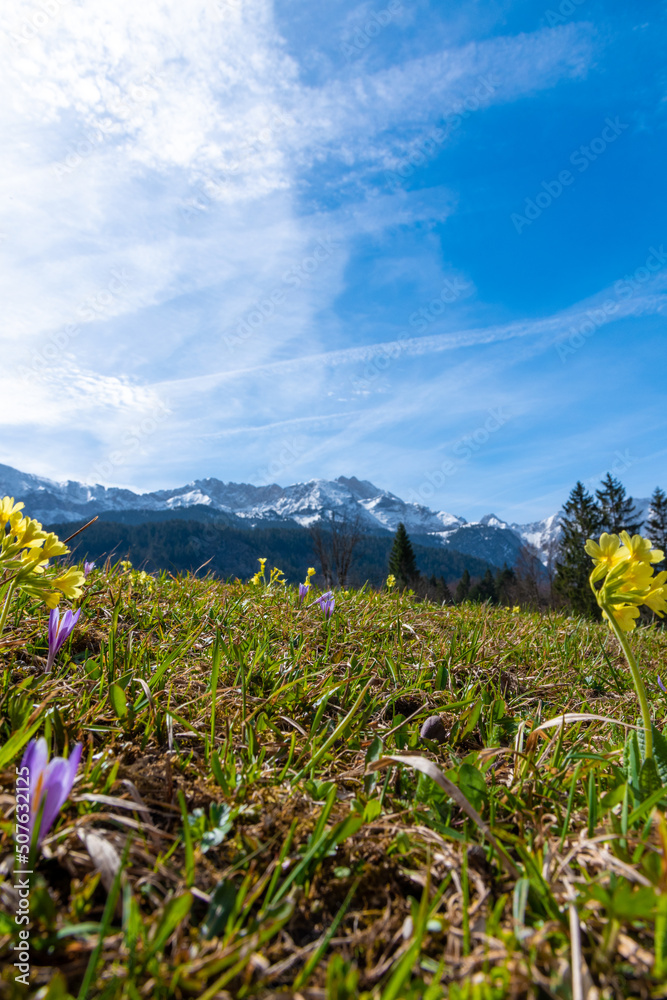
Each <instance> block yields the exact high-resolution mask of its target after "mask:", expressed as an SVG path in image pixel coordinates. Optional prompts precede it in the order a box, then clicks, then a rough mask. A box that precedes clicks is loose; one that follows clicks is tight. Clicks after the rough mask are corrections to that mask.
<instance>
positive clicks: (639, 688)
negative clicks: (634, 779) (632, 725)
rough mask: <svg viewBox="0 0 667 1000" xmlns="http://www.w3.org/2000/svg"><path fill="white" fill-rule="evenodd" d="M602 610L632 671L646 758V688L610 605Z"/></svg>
mask: <svg viewBox="0 0 667 1000" xmlns="http://www.w3.org/2000/svg"><path fill="white" fill-rule="evenodd" d="M601 607H602V609H603V611H604V612H605V613H606V615H607V617H608V618H609V624H610V625H611V627H612V630H613V632H614V635H615V636H616V638H617V639H618V641H619V642H620V644H621V648H622V650H623V652H624V654H625V658H626V660H627V661H628V665H629V667H630V672H631V673H632V680H633V682H634V685H635V691H636V692H637V697H638V698H639V705H640V707H641V710H642V719H643V721H644V733H645V736H644V740H645V756H646V759H647V760H648V758H649V757H652V756H653V733H652V732H651V724H652V723H651V712H650V709H649V707H648V698H647V697H646V688H645V687H644V682H643V680H642V677H641V674H640V673H639V667H638V666H637V661H636V660H635V658H634V655H633V653H632V649H631V648H630V643H629V642H628V640H627V637H626V635H625V632H624V631H623V629H622V628H621V626H620V625H619V624H618V622H617V621H616V619H615V618H614V612H613V611H612V609H611V607H609V605H607V604H602V605H601Z"/></svg>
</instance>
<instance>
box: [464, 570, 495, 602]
mask: <svg viewBox="0 0 667 1000" xmlns="http://www.w3.org/2000/svg"><path fill="white" fill-rule="evenodd" d="M470 600H471V601H479V602H480V603H482V602H483V601H490V603H491V604H497V603H498V592H497V590H496V582H495V580H494V579H493V574H492V573H491V570H490V569H487V571H486V573H485V574H484V576H483V577H482V579H481V580H480V581H479V583H476V584H475V586H474V587H473V588H472V590H471V591H470Z"/></svg>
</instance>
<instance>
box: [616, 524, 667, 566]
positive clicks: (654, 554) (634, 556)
mask: <svg viewBox="0 0 667 1000" xmlns="http://www.w3.org/2000/svg"><path fill="white" fill-rule="evenodd" d="M621 541H622V542H623V545H624V546H625V547H626V549H628V551H629V553H630V559H631V560H632V561H633V562H641V563H645V564H646V565H647V566H648V565H649V564H650V563H659V562H662V560H663V559H664V558H665V553H664V552H663V551H662V549H654V548H653V545H652V543H651V542H650V541H649V539H648V538H642V536H641V535H633V536H632V538H630V535H629V534H628V533H627V531H622V532H621Z"/></svg>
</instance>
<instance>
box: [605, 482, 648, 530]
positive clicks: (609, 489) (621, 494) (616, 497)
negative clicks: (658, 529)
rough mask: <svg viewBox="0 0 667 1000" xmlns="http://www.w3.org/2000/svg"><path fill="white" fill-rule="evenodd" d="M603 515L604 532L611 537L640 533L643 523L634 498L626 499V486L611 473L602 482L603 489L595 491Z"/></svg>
mask: <svg viewBox="0 0 667 1000" xmlns="http://www.w3.org/2000/svg"><path fill="white" fill-rule="evenodd" d="M595 495H596V497H597V498H598V505H599V507H600V513H601V515H602V530H603V531H608V532H609V533H610V534H611V535H618V534H620V532H621V531H627V532H628V534H630V535H636V534H638V533H639V531H640V529H641V526H642V523H643V522H642V521H641V520H638V518H639V511H638V510H636V509H635V505H634V503H633V501H632V497H626V495H625V486H623V484H622V483H621V481H620V480H619V479H616V478H615V477H614V476H612V474H611V472H608V473H607V475H606V476H605V477H604V479H603V480H602V487H601V488H600V489H599V490H596V491H595Z"/></svg>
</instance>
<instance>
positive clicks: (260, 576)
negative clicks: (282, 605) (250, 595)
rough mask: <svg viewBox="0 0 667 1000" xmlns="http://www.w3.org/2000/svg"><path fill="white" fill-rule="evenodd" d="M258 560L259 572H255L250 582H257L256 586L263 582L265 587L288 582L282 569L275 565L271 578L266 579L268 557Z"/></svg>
mask: <svg viewBox="0 0 667 1000" xmlns="http://www.w3.org/2000/svg"><path fill="white" fill-rule="evenodd" d="M258 562H259V570H258V572H257V573H255V575H254V576H253V577H252V578H251V580H250V582H251V583H253V584H255V586H257V585H259V584H262V585H263V586H264V587H272V586H273V584H274V583H283V584H284V583H286V582H287V581H286V580H285V579H284V574H283V571H282V570H281V569H278V567H277V566H274V567H273V569H272V570H271V574H270V576H269V579H268V580H267V579H266V559H259V560H258ZM309 572H310V570H309ZM314 572H315V570H313V573H314Z"/></svg>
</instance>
